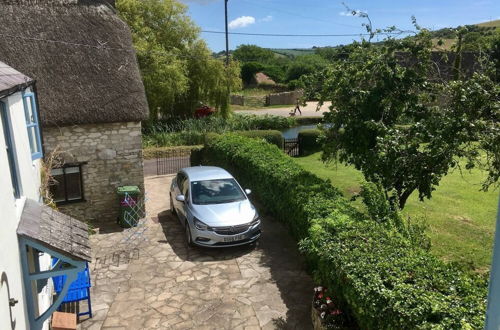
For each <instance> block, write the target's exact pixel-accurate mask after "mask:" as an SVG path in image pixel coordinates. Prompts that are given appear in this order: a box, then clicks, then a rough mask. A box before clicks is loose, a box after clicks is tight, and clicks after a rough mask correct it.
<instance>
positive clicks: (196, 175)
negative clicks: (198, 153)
mask: <svg viewBox="0 0 500 330" xmlns="http://www.w3.org/2000/svg"><path fill="white" fill-rule="evenodd" d="M181 172H183V173H185V174H186V175H187V176H188V178H189V181H202V180H217V179H231V178H233V176H232V175H231V174H230V173H229V172H228V171H226V170H225V169H223V168H220V167H215V166H194V167H186V168H183V169H182V170H181Z"/></svg>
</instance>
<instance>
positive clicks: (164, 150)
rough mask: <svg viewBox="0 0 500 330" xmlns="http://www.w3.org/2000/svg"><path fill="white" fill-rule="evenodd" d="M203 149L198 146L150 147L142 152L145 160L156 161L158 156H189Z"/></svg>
mask: <svg viewBox="0 0 500 330" xmlns="http://www.w3.org/2000/svg"><path fill="white" fill-rule="evenodd" d="M201 149H203V146H202V145H196V146H176V147H150V148H144V149H143V150H142V156H143V158H144V159H154V158H156V157H158V155H169V154H186V155H187V154H189V153H190V152H194V151H197V150H201Z"/></svg>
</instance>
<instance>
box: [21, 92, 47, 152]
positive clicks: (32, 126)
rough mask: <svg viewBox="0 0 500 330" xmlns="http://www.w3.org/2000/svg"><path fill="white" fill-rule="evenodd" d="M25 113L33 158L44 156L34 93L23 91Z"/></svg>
mask: <svg viewBox="0 0 500 330" xmlns="http://www.w3.org/2000/svg"><path fill="white" fill-rule="evenodd" d="M23 104H24V115H25V117H26V128H27V129H28V139H29V142H30V149H31V159H32V160H35V159H39V158H42V156H43V155H42V139H41V137H40V126H39V124H38V111H37V108H36V100H35V94H34V93H23Z"/></svg>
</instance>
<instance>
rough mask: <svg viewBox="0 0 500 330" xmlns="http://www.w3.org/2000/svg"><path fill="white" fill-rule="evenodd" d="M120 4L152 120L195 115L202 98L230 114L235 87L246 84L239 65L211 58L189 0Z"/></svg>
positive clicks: (142, 0) (121, 0)
mask: <svg viewBox="0 0 500 330" xmlns="http://www.w3.org/2000/svg"><path fill="white" fill-rule="evenodd" d="M116 8H117V10H118V12H119V15H120V16H121V17H122V19H123V20H124V21H125V22H126V23H127V24H128V26H129V27H130V30H131V32H132V38H133V42H134V47H135V49H136V52H137V60H138V62H139V68H140V70H141V74H142V78H143V82H144V87H145V90H146V95H147V99H148V103H149V107H150V114H151V120H156V119H157V118H158V117H160V116H163V117H166V116H190V115H192V113H193V111H194V109H195V108H196V107H197V106H198V105H199V104H200V103H208V104H210V105H213V106H215V107H217V108H218V109H219V110H221V111H220V112H221V113H223V114H225V115H227V114H228V111H227V110H228V109H227V103H228V101H227V99H228V98H229V93H230V90H232V89H238V88H239V86H240V85H241V84H240V83H238V79H237V78H238V77H239V70H234V67H235V66H237V65H238V64H237V63H233V64H232V65H231V67H229V68H228V69H226V68H224V66H223V65H222V62H221V61H220V60H217V59H214V58H213V57H212V54H211V52H210V51H209V49H208V47H207V45H206V44H205V42H204V41H203V40H201V39H200V38H199V33H200V29H199V28H198V27H197V26H196V25H195V24H194V23H193V22H192V21H191V19H190V18H189V17H188V16H187V15H186V6H185V5H183V4H181V3H179V2H178V1H176V0H118V1H117V2H116ZM222 86H224V88H222ZM224 98H225V99H226V100H225V101H224V100H223V99H224ZM224 107H225V108H224Z"/></svg>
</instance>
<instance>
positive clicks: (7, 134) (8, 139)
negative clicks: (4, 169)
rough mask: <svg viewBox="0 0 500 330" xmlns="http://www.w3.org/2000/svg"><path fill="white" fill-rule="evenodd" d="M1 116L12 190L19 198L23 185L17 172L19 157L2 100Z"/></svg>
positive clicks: (0, 105) (0, 103)
mask: <svg viewBox="0 0 500 330" xmlns="http://www.w3.org/2000/svg"><path fill="white" fill-rule="evenodd" d="M0 117H1V119H2V128H3V135H4V139H5V148H6V151H7V159H8V161H9V169H10V178H11V181H12V190H13V192H14V197H15V198H19V197H20V196H21V186H20V184H19V176H18V174H17V159H16V152H15V146H14V140H13V139H12V128H11V125H10V120H9V114H8V113H7V107H6V106H5V103H4V102H2V101H0Z"/></svg>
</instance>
